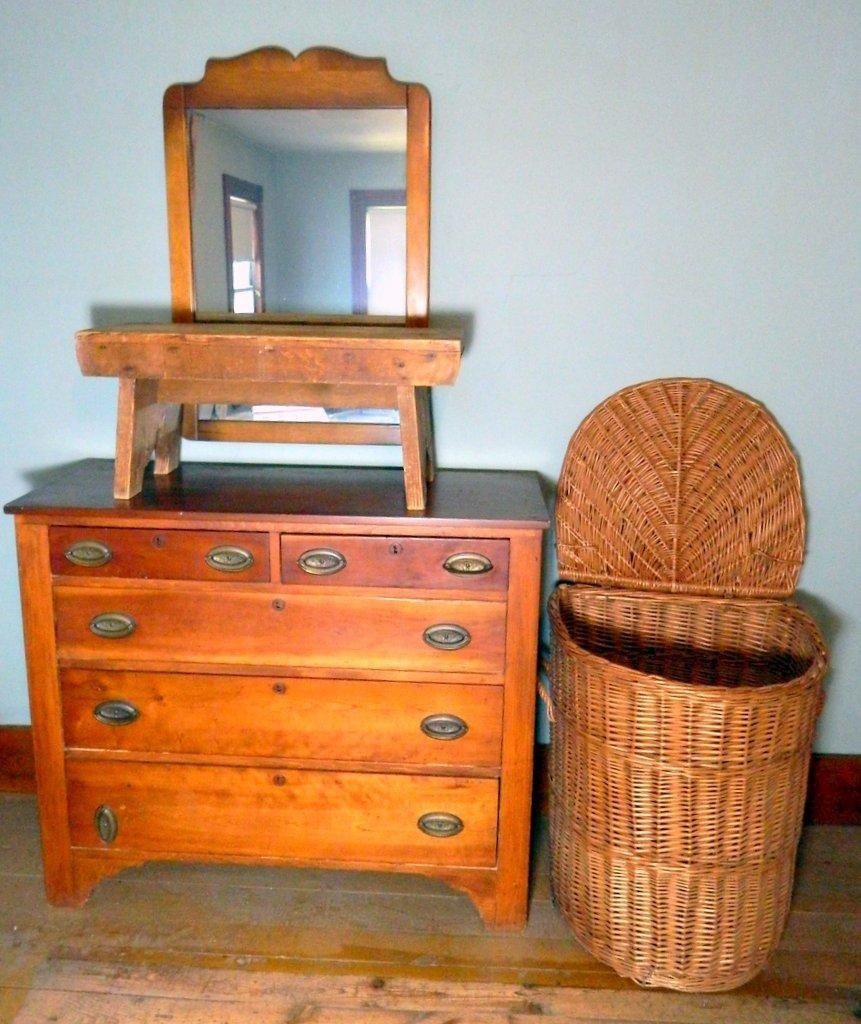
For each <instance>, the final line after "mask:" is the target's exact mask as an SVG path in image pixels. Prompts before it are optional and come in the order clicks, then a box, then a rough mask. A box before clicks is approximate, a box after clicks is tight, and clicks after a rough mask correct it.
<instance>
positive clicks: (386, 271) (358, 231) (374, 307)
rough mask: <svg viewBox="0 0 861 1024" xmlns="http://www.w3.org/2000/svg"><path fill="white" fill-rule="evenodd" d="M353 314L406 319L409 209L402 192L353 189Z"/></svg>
mask: <svg viewBox="0 0 861 1024" xmlns="http://www.w3.org/2000/svg"><path fill="white" fill-rule="evenodd" d="M350 227H351V231H350V234H351V249H352V277H353V312H354V313H358V314H367V315H369V316H400V317H402V316H405V315H406V288H405V282H406V261H407V207H406V193H405V192H404V191H403V190H402V189H352V190H351V191H350Z"/></svg>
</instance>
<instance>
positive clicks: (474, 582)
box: [281, 534, 508, 593]
mask: <svg viewBox="0 0 861 1024" xmlns="http://www.w3.org/2000/svg"><path fill="white" fill-rule="evenodd" d="M281 580H282V582H284V583H290V584H299V585H302V586H320V587H332V586H343V587H380V588H383V587H395V588H397V587H409V588H411V589H439V590H463V591H464V592H466V593H469V592H472V593H475V592H479V593H488V592H490V593H492V592H498V593H504V592H505V590H506V588H507V587H508V541H507V540H469V539H467V540H464V539H451V538H443V537H352V536H331V535H325V534H320V535H313V534H302V535H295V534H289V535H282V537H281Z"/></svg>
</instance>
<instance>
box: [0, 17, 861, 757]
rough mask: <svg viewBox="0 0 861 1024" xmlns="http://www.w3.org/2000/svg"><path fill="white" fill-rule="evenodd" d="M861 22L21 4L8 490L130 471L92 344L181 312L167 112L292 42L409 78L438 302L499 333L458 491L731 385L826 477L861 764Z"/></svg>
mask: <svg viewBox="0 0 861 1024" xmlns="http://www.w3.org/2000/svg"><path fill="white" fill-rule="evenodd" d="M859 11H861V8H859V6H858V4H857V3H856V2H855V0H847V2H839V0H831V2H824V0H823V2H817V3H797V2H795V0H775V2H764V0H761V2H750V0H723V2H720V3H691V2H689V0H678V2H671V0H666V2H657V0H630V2H621V0H616V2H614V0H592V2H578V0H562V2H546V0H544V2H538V3H527V2H524V0H468V2H467V0H464V2H452V0H436V2H426V0H413V2H410V0H391V2H382V0H366V2H365V3H362V4H356V3H355V2H354V0H326V2H320V0H314V2H312V0H305V2H289V0H255V2H254V3H253V4H247V5H245V6H244V7H243V9H242V11H241V14H240V16H237V7H236V4H235V3H233V2H215V0H213V2H206V3H203V2H189V0H175V2H167V0H147V2H146V3H139V2H137V0H134V2H129V0H104V2H92V0H90V2H74V3H70V2H62V3H60V2H49V0H42V2H40V3H38V4H11V3H7V4H2V5H0V48H2V66H3V70H4V88H3V90H2V93H0V103H2V105H3V112H2V119H0V120H2V125H3V134H2V145H0V161H2V168H3V177H4V181H5V203H4V209H3V216H2V217H1V218H0V238H2V246H3V250H2V251H3V259H2V281H0V289H2V294H0V308H2V311H3V339H2V350H0V351H2V359H3V363H2V373H1V374H0V396H2V415H3V423H2V431H0V437H2V445H3V458H2V464H0V494H2V495H3V496H4V497H6V498H11V497H13V496H15V495H17V494H19V493H20V492H22V491H24V490H25V489H27V487H28V486H29V484H30V482H31V480H32V478H33V475H34V474H36V473H38V472H39V471H40V470H43V469H45V468H47V467H50V466H54V465H57V464H60V463H64V462H67V461H70V460H74V459H78V458H81V457H84V456H90V455H102V456H110V455H111V453H112V448H113V432H114V402H115V392H116V384H115V382H114V381H109V380H105V381H100V380H93V379H89V380H85V379H84V378H82V377H81V376H80V374H79V372H78V369H77V365H76V363H75V357H74V347H73V333H74V331H75V330H76V329H78V328H81V327H85V326H87V325H90V324H91V323H92V322H93V319H94V317H95V316H99V317H100V318H102V319H103V318H104V316H105V313H104V309H105V307H109V308H115V309H118V310H119V312H118V313H116V315H117V316H118V317H120V318H122V317H125V316H127V315H128V313H127V312H124V310H129V309H131V310H138V311H139V310H140V309H141V308H142V307H153V308H158V307H161V308H164V307H166V306H167V305H168V301H169V282H168V263H167V242H166V230H165V210H164V187H163V176H164V165H163V155H162V139H161V97H162V93H163V91H164V89H165V87H166V86H167V85H168V84H170V83H171V82H175V81H189V80H194V79H196V78H198V77H199V76H200V74H201V73H202V71H203V65H204V61H205V59H206V58H207V57H209V56H212V55H231V54H234V53H237V52H240V51H243V50H246V49H249V48H252V47H254V46H258V45H263V44H271V43H277V44H281V45H283V46H285V47H287V48H289V49H292V50H294V51H299V50H302V49H304V48H306V47H308V46H312V45H316V44H323V43H325V44H329V45H333V46H337V47H341V48H343V49H346V50H349V51H353V52H357V53H363V54H367V55H383V56H386V57H387V58H388V60H389V66H390V68H391V70H392V72H393V74H395V75H396V76H399V77H401V78H404V79H408V80H414V81H419V82H423V83H425V84H426V85H427V86H428V87H429V89H430V92H431V95H432V99H433V109H434V151H433V224H432V248H433V254H432V306H433V308H434V310H436V311H454V312H458V313H461V314H464V315H466V316H469V317H470V318H472V321H473V332H472V337H471V339H470V345H469V349H468V352H467V355H466V359H465V362H464V366H463V371H462V374H461V378H460V380H459V382H458V384H457V386H456V387H455V388H454V389H451V390H446V389H440V392H439V393H438V394H437V395H436V397H435V414H436V426H437V440H438V453H439V459H440V462H441V464H442V465H444V466H500V467H524V468H535V469H538V470H540V471H541V472H542V473H543V474H545V475H546V476H547V477H549V478H552V477H554V476H555V475H556V473H557V472H558V468H559V464H560V461H561V459H562V455H563V452H564V449H565V444H566V441H567V439H568V435H569V433H570V432H571V430H572V429H573V427H574V426H576V424H577V423H578V422H579V420H580V419H581V418H582V417H583V416H584V414H585V413H587V412H588V411H589V410H590V409H591V408H592V406H594V405H595V404H596V403H597V402H598V401H599V400H600V399H602V398H603V397H605V396H606V395H608V394H609V393H610V392H612V391H615V390H616V389H617V388H619V387H621V386H623V385H625V384H628V383H631V382H634V381H637V380H642V379H646V378H650V377H655V376H663V375H670V374H691V375H705V376H710V377H714V378H717V379H719V380H723V381H726V382H728V383H730V384H733V385H735V386H736V387H738V388H740V389H742V390H744V391H746V392H748V393H750V394H752V395H755V396H757V397H759V398H760V399H762V400H763V401H764V402H765V404H766V405H767V406H768V407H769V408H770V409H771V410H772V412H773V413H774V414H775V415H776V416H777V417H778V419H779V420H780V421H781V423H782V424H783V426H784V427H785V429H786V431H787V433H788V434H789V436H790V437H791V438H792V441H793V443H794V445H795V447H796V450H797V452H798V454H799V456H800V459H801V464H802V469H803V473H804V482H805V492H806V499H807V504H808V508H809V513H810V530H809V542H808V555H807V564H806V567H805V570H804V574H803V577H802V587H803V589H804V591H805V592H806V593H807V594H809V595H811V596H812V599H813V600H815V602H816V603H817V604H818V606H819V608H820V615H821V618H822V619H823V621H825V622H826V624H827V626H828V628H829V631H830V632H832V633H833V637H834V638H833V656H834V665H835V667H834V671H833V673H832V674H831V677H830V685H829V690H830V693H829V700H828V705H827V708H826V711H825V716H824V719H823V723H822V727H821V730H820V735H819V739H818V742H817V746H818V748H819V749H821V750H829V751H834V752H841V751H844V752H852V751H858V750H861V742H859V735H858V734H859V719H861V713H860V712H859V704H860V703H861V654H859V644H858V619H859V586H858V579H859V576H861V567H859V557H858V548H859V545H858V535H859V523H858V514H857V506H858V497H857V481H858V479H859V476H861V472H859V469H861V467H859V459H858V440H857V438H858V429H857V426H856V424H855V417H856V415H857V408H858V399H857V385H858V366H857V361H858V335H857V330H858V322H859V309H858V284H859V274H858V237H859V232H858V226H859V225H858V209H859V204H858V181H857V177H856V174H857V168H858V161H859V146H858V136H857V134H854V133H853V131H854V130H853V128H852V124H853V117H854V116H855V115H857V110H858V108H859V98H861V97H859V82H858V70H857V69H858V67H859V52H858V51H859V45H858V44H859V36H861V31H859ZM237 26H239V27H237ZM855 123H856V124H857V122H855ZM136 315H140V313H139V312H138V313H137V314H136ZM367 454H368V453H367V451H366V450H362V449H347V450H339V451H331V450H328V449H325V450H313V449H309V450H300V449H292V450H281V449H277V448H266V449H264V448H244V447H238V446H237V447H227V446H222V447H219V448H212V447H207V446H204V445H199V446H197V447H195V446H188V447H187V449H186V452H185V455H186V457H187V458H197V459H206V458H224V459H227V458H231V459H236V458H240V459H248V460H252V459H257V460H264V459H270V460H282V459H284V460H286V459H289V460H293V461H298V460H321V461H322V460H334V461H338V462H342V463H343V462H347V461H359V460H361V459H363V458H366V457H367ZM374 454H376V453H374ZM394 457H395V453H394V452H393V451H381V452H380V454H379V456H378V461H382V460H383V459H389V460H393V459H394ZM0 529H2V534H0V543H2V561H0V564H2V565H3V566H4V567H5V568H4V569H3V570H2V572H0V614H2V634H0V635H2V642H3V650H4V658H3V661H2V676H0V721H5V722H23V721H25V720H26V718H27V707H26V694H25V687H24V668H23V659H22V654H21V643H20V632H19V630H20V622H19V615H18V608H17V590H16V579H15V572H14V569H13V567H12V566H13V544H12V524H11V522H10V521H9V520H8V519H4V521H3V523H2V527H0Z"/></svg>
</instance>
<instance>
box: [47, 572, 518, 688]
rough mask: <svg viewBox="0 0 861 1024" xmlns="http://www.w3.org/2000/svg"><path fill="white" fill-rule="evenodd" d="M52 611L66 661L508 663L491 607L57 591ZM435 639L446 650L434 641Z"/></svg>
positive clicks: (497, 605) (481, 667) (501, 616)
mask: <svg viewBox="0 0 861 1024" xmlns="http://www.w3.org/2000/svg"><path fill="white" fill-rule="evenodd" d="M54 607H55V618H56V631H57V648H58V654H59V656H60V658H61V659H62V660H65V661H67V662H68V661H76V660H80V661H98V662H99V663H104V662H105V661H110V662H118V663H134V662H142V661H149V662H153V661H155V662H159V661H168V660H169V661H171V662H182V663H186V664H203V663H212V664H219V665H222V664H223V665H234V664H244V665H247V664H256V665H265V666H271V667H281V666H284V667H289V666H291V665H296V666H300V665H302V666H309V667H321V668H327V667H329V668H331V667H339V666H340V667H347V668H353V669H358V668H361V669H385V670H394V669H404V670H414V671H434V672H501V671H502V670H503V667H504V664H505V604H504V603H502V602H496V601H451V600H414V599H408V598H400V597H398V598H394V597H379V596H361V597H358V596H344V595H339V594H332V593H331V592H328V593H326V594H319V595H318V594H301V595H300V594H291V593H290V592H289V591H288V590H285V592H284V593H283V595H277V594H273V593H271V592H268V593H261V592H259V591H253V590H238V589H232V588H231V590H230V591H229V592H218V591H216V590H212V591H199V590H198V591H189V590H186V591H184V590H182V589H181V588H174V589H169V590H168V589H156V588H152V589H150V588H146V587H141V588H136V589H133V588H127V589H123V588H119V587H118V588H116V589H114V588H111V587H98V588H90V587H80V586H75V585H69V586H66V585H62V586H57V587H55V589H54ZM123 623H124V624H125V625H123ZM452 626H453V627H455V629H452V628H451V627H452ZM94 629H103V631H104V632H105V633H107V634H108V635H96V633H95V632H94ZM124 630H127V631H128V632H127V635H123V632H124ZM429 630H430V631H432V632H431V633H430V634H429V633H428V631H429ZM461 639H462V640H465V643H463V644H462V645H460V640H461ZM440 640H441V641H443V644H444V646H443V649H440V648H439V647H436V646H433V645H432V643H433V642H434V641H436V642H439V641H440ZM429 641H430V642H429ZM449 642H451V643H452V645H459V646H452V647H446V646H445V644H447V643H449ZM118 667H120V666H118Z"/></svg>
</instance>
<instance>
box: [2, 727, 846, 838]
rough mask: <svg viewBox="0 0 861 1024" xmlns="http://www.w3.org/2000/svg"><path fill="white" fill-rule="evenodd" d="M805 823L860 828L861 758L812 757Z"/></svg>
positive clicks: (11, 782)
mask: <svg viewBox="0 0 861 1024" xmlns="http://www.w3.org/2000/svg"><path fill="white" fill-rule="evenodd" d="M549 750H550V748H549V747H548V746H547V745H546V744H543V743H542V744H539V745H538V746H537V747H536V748H535V806H536V807H537V808H538V810H539V811H543V812H546V811H547V806H548V801H549V792H548V784H547V761H548V756H547V755H548V752H549ZM35 790H36V774H35V763H34V758H33V735H32V729H31V728H30V726H29V725H4V726H0V792H6V793H33V792H35ZM805 820H806V821H807V823H808V824H810V825H861V754H814V755H813V759H812V761H811V765H810V783H809V787H808V793H807V809H806V812H805Z"/></svg>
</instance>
